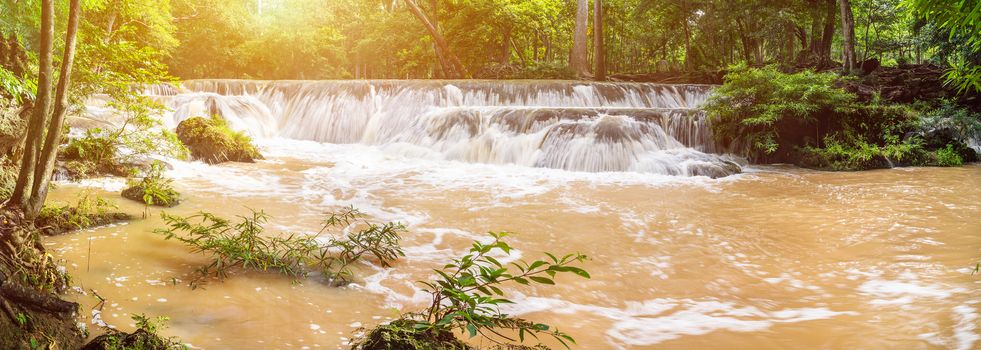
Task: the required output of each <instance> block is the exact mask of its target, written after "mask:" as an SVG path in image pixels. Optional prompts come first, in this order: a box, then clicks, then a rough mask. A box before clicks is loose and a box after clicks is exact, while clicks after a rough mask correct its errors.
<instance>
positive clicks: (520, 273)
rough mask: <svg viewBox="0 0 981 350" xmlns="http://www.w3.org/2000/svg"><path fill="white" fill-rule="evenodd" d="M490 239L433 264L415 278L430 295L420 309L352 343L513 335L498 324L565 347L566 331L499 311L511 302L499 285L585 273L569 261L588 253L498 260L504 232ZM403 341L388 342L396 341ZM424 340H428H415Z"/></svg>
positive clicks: (383, 345)
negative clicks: (430, 273)
mask: <svg viewBox="0 0 981 350" xmlns="http://www.w3.org/2000/svg"><path fill="white" fill-rule="evenodd" d="M490 235H491V237H492V238H493V239H494V240H493V241H492V242H490V243H487V244H484V243H480V242H474V243H473V245H472V247H471V248H470V250H469V252H468V253H467V254H466V255H464V256H462V257H460V258H457V259H453V260H452V261H451V262H450V263H449V264H446V265H445V266H443V268H442V269H436V270H434V271H435V272H436V274H437V277H436V279H435V280H434V281H427V282H419V283H420V284H422V285H423V286H424V287H425V291H427V292H428V293H430V294H431V295H432V298H431V300H432V302H431V304H430V305H429V307H427V308H426V309H425V310H423V311H422V312H418V313H413V314H409V315H406V316H403V317H402V318H401V319H399V320H397V321H395V322H392V323H391V324H389V325H385V326H381V327H379V328H376V329H375V330H373V331H371V332H370V333H369V334H368V335H367V336H366V337H365V338H363V339H360V340H359V341H358V342H357V343H356V344H355V345H354V347H353V348H354V349H361V350H376V349H458V348H464V347H463V346H461V347H456V346H454V344H462V342H459V341H456V340H455V336H454V335H455V334H456V333H457V332H466V333H467V334H468V335H469V336H470V337H471V338H472V337H475V336H477V335H478V334H480V335H483V336H485V337H487V338H488V339H490V340H492V341H494V342H496V343H499V344H505V343H508V342H514V341H515V339H511V338H508V337H507V336H504V335H502V334H501V332H500V331H501V330H505V331H510V332H515V333H517V334H518V339H517V341H519V342H524V340H525V337H526V336H529V335H530V336H532V337H534V338H536V339H538V337H539V335H547V336H551V337H553V338H555V339H556V340H558V341H559V342H560V343H562V344H563V345H565V346H566V347H568V343H567V342H571V343H575V340H574V339H572V337H570V336H569V335H567V334H565V333H562V332H560V331H559V330H557V329H554V328H552V327H551V326H549V325H545V324H541V323H535V322H531V321H527V320H524V319H520V318H517V317H513V316H510V315H507V314H504V313H502V312H501V311H500V309H499V307H500V306H501V305H504V304H511V303H513V302H512V301H511V300H508V299H506V298H505V295H504V291H503V290H502V289H501V287H502V286H503V285H504V284H507V283H511V282H513V283H517V284H523V285H530V284H544V285H554V284H555V280H554V278H555V276H556V275H557V274H559V273H572V274H575V275H578V276H581V277H584V278H589V277H590V276H589V273H587V272H586V271H585V270H583V269H581V268H578V267H575V266H573V265H574V264H577V263H582V262H583V261H585V260H586V259H587V258H586V256H585V255H582V254H568V255H565V256H563V257H561V258H560V257H557V256H555V255H553V254H550V253H545V256H546V257H545V258H542V259H539V260H535V261H533V262H530V263H528V262H525V261H518V262H513V263H509V264H503V263H501V262H500V261H498V260H497V259H496V258H494V257H493V256H492V255H493V254H494V253H503V254H504V255H509V254H510V253H511V249H512V248H511V246H510V245H508V244H507V243H506V242H505V241H504V239H505V238H506V237H508V235H509V234H508V233H506V232H501V233H494V232H491V233H490ZM399 341H401V342H402V343H394V344H393V343H392V342H399ZM419 344H426V345H427V346H419Z"/></svg>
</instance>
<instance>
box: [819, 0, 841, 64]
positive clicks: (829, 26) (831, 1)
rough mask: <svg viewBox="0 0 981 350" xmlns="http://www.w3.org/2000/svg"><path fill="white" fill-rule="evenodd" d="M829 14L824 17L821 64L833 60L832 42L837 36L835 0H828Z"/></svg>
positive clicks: (820, 54)
mask: <svg viewBox="0 0 981 350" xmlns="http://www.w3.org/2000/svg"><path fill="white" fill-rule="evenodd" d="M826 5H827V8H826V9H827V12H826V13H827V14H826V16H825V18H824V35H823V37H822V38H821V52H820V53H819V56H818V57H820V58H821V60H820V61H821V66H827V65H828V64H829V63H830V62H831V43H832V42H834V38H835V22H836V21H835V13H837V12H838V11H837V9H836V7H837V6H836V4H835V0H827V3H826Z"/></svg>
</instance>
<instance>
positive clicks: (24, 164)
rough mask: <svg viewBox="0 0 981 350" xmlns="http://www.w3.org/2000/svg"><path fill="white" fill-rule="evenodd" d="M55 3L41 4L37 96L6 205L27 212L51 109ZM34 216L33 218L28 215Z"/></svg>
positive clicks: (44, 2)
mask: <svg viewBox="0 0 981 350" xmlns="http://www.w3.org/2000/svg"><path fill="white" fill-rule="evenodd" d="M53 38H54V0H42V1H41V46H40V47H39V48H38V50H39V52H38V80H37V95H36V100H35V102H34V114H32V115H31V119H30V121H29V122H28V124H27V143H26V144H25V145H24V156H23V157H22V158H21V166H20V172H19V173H18V175H17V182H16V184H15V185H14V192H13V194H12V195H11V197H10V201H9V202H7V204H8V205H12V206H16V207H18V208H20V209H27V207H28V204H29V203H30V198H31V197H32V196H33V195H34V193H33V192H34V191H33V187H34V169H35V168H36V165H37V160H38V154H39V153H40V152H41V139H42V138H43V137H44V125H45V124H46V123H47V118H48V113H49V111H50V110H51V79H52V76H51V74H52V70H53V66H54V62H52V59H51V56H52V53H53V52H52V51H54V44H53ZM30 217H33V215H30Z"/></svg>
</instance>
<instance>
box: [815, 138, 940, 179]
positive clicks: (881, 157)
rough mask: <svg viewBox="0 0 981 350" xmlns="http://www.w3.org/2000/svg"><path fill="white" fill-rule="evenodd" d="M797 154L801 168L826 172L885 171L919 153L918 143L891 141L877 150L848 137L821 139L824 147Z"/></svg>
mask: <svg viewBox="0 0 981 350" xmlns="http://www.w3.org/2000/svg"><path fill="white" fill-rule="evenodd" d="M801 152H802V153H803V155H802V158H803V160H802V163H803V164H804V165H805V166H809V167H814V168H819V169H828V170H836V171H843V170H867V169H877V168H888V167H889V166H890V165H892V164H893V163H892V162H902V161H911V160H912V159H914V158H916V157H917V156H918V155H920V154H921V153H922V152H923V148H922V143H921V142H920V140H919V139H915V138H914V139H910V140H907V141H904V142H900V141H899V140H898V139H894V140H892V142H890V143H888V144H887V145H886V146H883V147H879V146H877V145H875V144H873V143H870V142H868V141H867V140H865V139H864V138H862V137H860V136H856V135H854V134H852V133H845V134H844V135H840V134H832V135H828V136H827V137H825V138H824V147H813V146H806V147H804V148H803V149H802V150H801Z"/></svg>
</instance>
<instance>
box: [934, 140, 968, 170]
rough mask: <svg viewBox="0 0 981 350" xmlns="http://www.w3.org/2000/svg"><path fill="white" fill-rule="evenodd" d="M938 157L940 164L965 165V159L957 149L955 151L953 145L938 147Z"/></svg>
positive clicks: (938, 163)
mask: <svg viewBox="0 0 981 350" xmlns="http://www.w3.org/2000/svg"><path fill="white" fill-rule="evenodd" d="M936 157H937V165H938V166H961V165H964V159H962V158H961V155H960V154H958V153H957V151H954V146H953V145H947V148H941V149H938V150H937V152H936Z"/></svg>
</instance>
